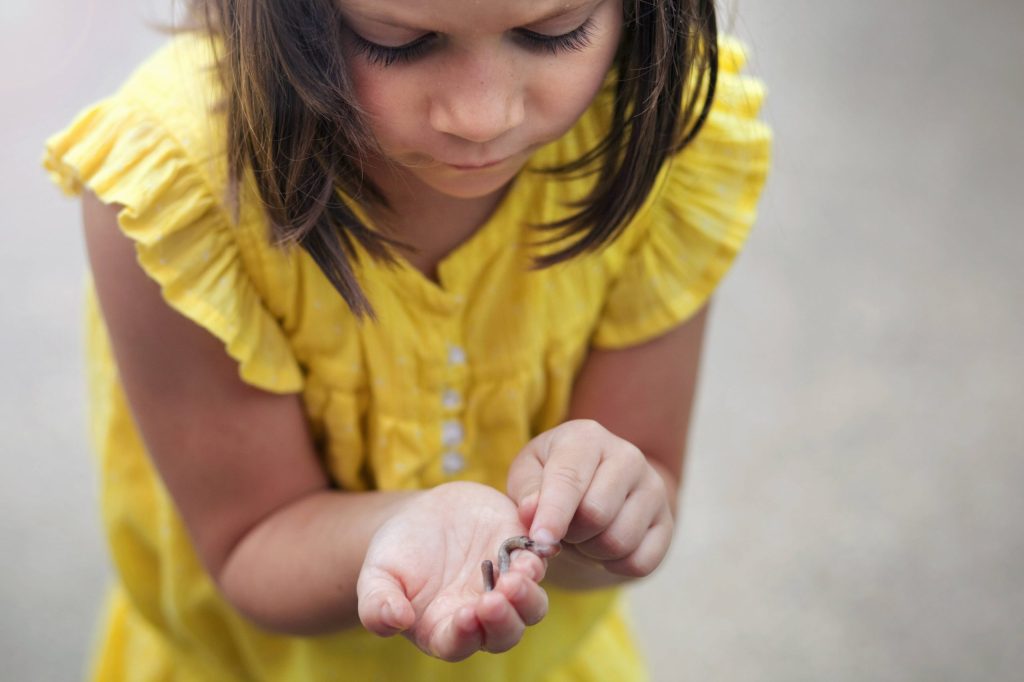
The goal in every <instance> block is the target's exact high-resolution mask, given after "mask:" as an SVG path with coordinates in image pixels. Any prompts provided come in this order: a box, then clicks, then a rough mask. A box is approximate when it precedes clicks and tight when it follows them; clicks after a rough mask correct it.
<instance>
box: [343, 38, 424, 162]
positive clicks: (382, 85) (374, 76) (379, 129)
mask: <svg viewBox="0 0 1024 682" xmlns="http://www.w3.org/2000/svg"><path fill="white" fill-rule="evenodd" d="M358 62H359V57H358V56H356V57H355V58H354V60H353V61H352V62H350V67H349V73H350V74H351V76H352V84H353V91H354V93H355V96H356V101H357V102H358V103H359V106H360V107H362V109H363V110H364V111H365V112H366V115H367V119H368V120H367V123H369V125H370V128H371V130H372V132H373V134H374V136H375V137H376V138H377V140H378V142H379V143H380V144H381V145H382V146H383V147H384V148H385V149H387V148H388V147H391V146H393V145H394V142H395V141H396V139H398V138H400V137H401V136H402V131H403V130H405V129H407V128H408V126H409V123H410V122H411V121H412V120H413V119H414V118H415V114H416V110H417V109H416V106H415V96H414V94H413V93H414V89H413V88H412V87H411V85H410V84H405V83H403V82H402V80H403V79H401V78H398V77H395V76H394V75H393V74H384V73H382V72H381V70H380V69H376V68H373V67H371V66H369V65H367V64H360V63H358Z"/></svg>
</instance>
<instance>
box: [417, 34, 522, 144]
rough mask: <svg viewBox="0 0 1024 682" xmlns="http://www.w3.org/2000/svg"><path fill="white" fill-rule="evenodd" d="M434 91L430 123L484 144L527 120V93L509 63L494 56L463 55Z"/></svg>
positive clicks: (449, 132)
mask: <svg viewBox="0 0 1024 682" xmlns="http://www.w3.org/2000/svg"><path fill="white" fill-rule="evenodd" d="M460 62H461V63H459V64H454V65H452V68H451V69H450V70H449V73H448V74H446V78H445V79H444V82H443V83H442V84H440V87H438V88H437V90H436V91H435V92H434V93H433V94H432V97H431V105H430V125H431V126H432V127H433V128H434V130H437V131H439V132H442V133H448V134H450V135H455V136H457V137H460V138H462V139H464V140H469V141H470V142H477V143H484V142H490V141H491V140H494V139H497V138H499V137H501V136H502V135H503V134H504V133H506V132H507V131H509V130H512V129H513V128H515V127H516V126H518V125H519V124H521V123H522V122H523V118H524V116H525V111H524V103H523V93H522V87H521V84H520V82H519V79H518V78H517V77H516V74H515V72H514V70H512V69H510V68H509V66H510V65H509V64H507V63H506V64H502V63H501V61H500V59H497V58H495V57H494V56H484V57H479V56H477V57H474V56H472V55H468V54H467V55H462V58H461V59H460Z"/></svg>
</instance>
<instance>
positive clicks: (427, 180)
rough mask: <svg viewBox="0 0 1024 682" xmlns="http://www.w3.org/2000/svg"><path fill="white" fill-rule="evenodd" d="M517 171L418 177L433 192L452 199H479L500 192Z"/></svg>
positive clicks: (439, 174) (440, 174)
mask: <svg viewBox="0 0 1024 682" xmlns="http://www.w3.org/2000/svg"><path fill="white" fill-rule="evenodd" d="M518 170H519V169H516V171H515V172H509V171H506V172H504V173H495V174H490V173H486V172H484V171H481V172H480V173H466V174H462V175H447V174H442V173H438V175H437V176H433V175H431V176H425V174H424V175H421V176H420V181H421V182H423V183H424V184H425V185H427V186H428V187H430V188H431V189H433V190H434V191H435V192H438V193H439V194H443V195H445V196H448V197H452V198H453V199H479V198H481V197H486V196H489V195H491V194H494V193H495V192H497V191H499V190H501V189H502V188H503V187H505V186H506V185H507V184H508V183H509V182H511V181H512V179H513V178H515V176H516V173H517V172H518Z"/></svg>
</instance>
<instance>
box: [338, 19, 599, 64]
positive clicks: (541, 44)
mask: <svg viewBox="0 0 1024 682" xmlns="http://www.w3.org/2000/svg"><path fill="white" fill-rule="evenodd" d="M593 29H594V20H593V18H592V17H591V18H589V19H587V20H586V21H585V22H583V23H582V24H581V25H580V26H579V27H578V28H575V29H573V30H571V31H569V32H568V33H563V34H562V35H559V36H548V35H544V34H543V33H535V32H533V31H528V30H526V29H519V37H520V39H521V40H522V41H523V43H524V46H525V47H526V48H527V49H529V50H533V51H534V52H547V53H549V54H553V55H556V54H559V53H562V52H579V51H581V50H584V49H586V48H587V47H589V46H590V39H591V38H592V37H593ZM434 36H435V34H433V33H428V34H426V35H424V36H421V37H419V38H417V39H416V40H414V41H412V42H411V43H407V44H405V45H401V46H399V47H386V46H384V45H378V44H377V43H371V42H370V41H369V40H367V39H366V38H363V37H362V36H360V35H359V34H357V33H355V32H352V37H353V38H354V39H355V51H356V53H357V54H361V55H363V56H364V57H365V58H366V60H367V61H368V62H370V63H371V64H374V65H377V66H383V67H385V68H387V67H389V66H391V65H393V64H404V63H408V62H411V61H414V60H416V59H417V58H419V57H421V56H422V55H423V54H425V53H426V52H427V51H428V50H429V49H430V48H431V47H432V46H433V43H434V41H433V40H432V38H433V37H434Z"/></svg>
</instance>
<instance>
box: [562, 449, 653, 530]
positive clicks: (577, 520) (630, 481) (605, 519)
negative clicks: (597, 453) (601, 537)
mask: <svg viewBox="0 0 1024 682" xmlns="http://www.w3.org/2000/svg"><path fill="white" fill-rule="evenodd" d="M648 471H650V465H649V464H648V463H647V459H646V458H645V457H644V455H643V453H642V452H640V450H639V448H636V447H635V446H633V445H632V444H630V443H628V442H626V441H622V447H616V448H614V450H613V451H612V452H610V453H608V454H606V455H605V457H604V458H603V459H602V461H601V464H600V465H599V466H598V468H597V471H596V472H595V473H594V479H593V480H592V481H591V482H590V487H589V488H588V489H587V492H586V494H585V495H584V496H583V499H582V500H580V505H579V508H578V509H577V510H576V514H575V515H574V516H573V519H572V523H570V524H569V529H568V530H567V531H566V534H565V541H566V542H570V543H573V544H579V543H582V542H584V541H586V540H589V539H590V538H593V537H595V536H596V535H598V534H600V533H603V532H604V531H605V530H607V529H608V528H609V526H611V525H612V523H613V522H614V521H615V520H616V519H618V518H619V516H620V513H621V511H622V508H623V505H624V504H625V503H626V498H627V496H629V495H630V493H632V492H635V491H636V489H637V486H638V484H639V483H640V481H641V480H642V479H643V476H644V474H645V473H646V472H648ZM650 520H651V519H649V518H648V519H646V521H647V522H648V523H645V524H644V528H646V527H647V525H649V522H650Z"/></svg>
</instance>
